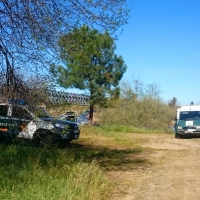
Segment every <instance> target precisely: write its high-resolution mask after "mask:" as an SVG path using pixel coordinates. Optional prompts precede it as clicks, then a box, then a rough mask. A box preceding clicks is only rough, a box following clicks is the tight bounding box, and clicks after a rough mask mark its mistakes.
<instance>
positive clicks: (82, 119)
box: [58, 111, 89, 125]
mask: <svg viewBox="0 0 200 200" xmlns="http://www.w3.org/2000/svg"><path fill="white" fill-rule="evenodd" d="M87 115H88V113H87V112H84V113H82V114H80V115H76V114H75V112H73V111H67V112H66V113H65V114H63V115H60V116H58V119H61V120H68V121H72V122H75V123H76V124H78V125H83V124H88V123H89V120H88V117H87Z"/></svg>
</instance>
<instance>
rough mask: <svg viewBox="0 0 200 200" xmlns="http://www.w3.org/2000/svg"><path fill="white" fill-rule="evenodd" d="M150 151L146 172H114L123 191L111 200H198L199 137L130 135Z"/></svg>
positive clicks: (199, 184) (199, 175)
mask: <svg viewBox="0 0 200 200" xmlns="http://www.w3.org/2000/svg"><path fill="white" fill-rule="evenodd" d="M131 137H134V138H135V137H143V138H144V139H145V141H146V142H145V143H143V144H142V146H143V147H149V148H151V149H152V154H151V155H149V159H150V161H151V162H152V165H151V166H150V167H149V168H147V169H141V170H140V169H139V170H133V171H124V172H116V173H115V174H113V176H115V177H117V180H118V187H120V190H121V191H123V192H122V193H120V195H119V194H117V195H115V197H114V200H199V199H200V138H193V139H175V138H174V136H173V134H162V135H158V134H156V135H152V134H149V135H148V134H144V135H141V134H132V135H131Z"/></svg>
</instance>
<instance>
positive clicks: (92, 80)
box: [51, 25, 127, 113]
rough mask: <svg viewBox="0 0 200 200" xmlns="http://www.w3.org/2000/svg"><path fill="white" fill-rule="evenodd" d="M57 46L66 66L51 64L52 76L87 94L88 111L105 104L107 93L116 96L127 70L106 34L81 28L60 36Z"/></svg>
mask: <svg viewBox="0 0 200 200" xmlns="http://www.w3.org/2000/svg"><path fill="white" fill-rule="evenodd" d="M59 45H60V57H61V59H62V60H63V62H64V63H65V65H64V66H63V65H52V67H51V73H52V74H53V75H54V76H55V77H56V80H57V82H58V83H59V84H60V86H62V87H65V88H69V87H71V88H78V89H80V90H87V91H89V95H90V108H91V109H93V106H94V105H95V104H100V105H101V104H104V103H105V100H106V96H107V95H108V94H109V95H113V94H115V95H117V94H116V93H118V95H119V87H118V85H119V81H120V80H121V78H122V76H123V74H124V72H125V71H126V68H127V67H126V65H125V63H124V60H123V58H122V57H121V56H117V55H116V54H115V53H114V51H115V50H116V45H115V43H114V39H113V38H112V37H111V36H110V35H109V33H108V32H104V33H100V32H98V31H97V30H94V29H91V28H89V27H88V26H86V25H84V26H82V27H81V28H80V29H77V28H76V29H74V30H73V31H72V32H70V33H69V34H65V35H62V36H61V37H60V40H59ZM91 113H92V112H91Z"/></svg>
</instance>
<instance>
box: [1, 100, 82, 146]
mask: <svg viewBox="0 0 200 200" xmlns="http://www.w3.org/2000/svg"><path fill="white" fill-rule="evenodd" d="M79 134H80V130H79V127H78V125H77V124H76V123H73V122H69V121H66V120H57V119H54V118H53V117H52V116H51V115H50V114H49V113H47V112H46V111H45V110H44V109H41V108H37V109H36V107H32V108H31V107H29V106H26V105H19V104H13V103H0V138H3V139H5V138H22V139H30V140H33V141H34V142H35V143H39V144H44V143H46V142H49V141H52V142H62V143H68V142H70V141H72V140H75V139H78V138H79Z"/></svg>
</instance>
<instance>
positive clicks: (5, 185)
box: [0, 126, 151, 200]
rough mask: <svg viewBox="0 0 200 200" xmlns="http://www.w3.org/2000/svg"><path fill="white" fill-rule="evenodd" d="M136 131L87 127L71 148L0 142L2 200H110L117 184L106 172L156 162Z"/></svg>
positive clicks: (0, 190) (144, 165)
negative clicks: (132, 135)
mask: <svg viewBox="0 0 200 200" xmlns="http://www.w3.org/2000/svg"><path fill="white" fill-rule="evenodd" d="M134 130H137V129H134V128H132V127H127V128H126V127H122V126H121V127H115V126H113V127H110V128H108V127H105V126H104V127H101V126H100V127H96V126H83V127H81V135H80V138H79V139H78V140H76V141H73V142H72V143H71V144H69V145H68V146H67V147H52V148H46V147H43V148H41V147H40V148H38V147H34V146H31V144H29V143H11V144H8V145H6V144H4V143H2V144H0V163H1V165H0V185H1V188H0V199H4V200H12V199H13V200H14V199H15V200H21V199H23V200H29V199H30V200H32V199H40V200H42V199H44V200H47V199H48V200H49V199H52V200H54V199H55V200H58V199H59V200H76V199H77V200H80V199H81V200H107V199H109V196H110V194H112V189H113V186H114V184H113V183H114V182H112V181H113V180H110V179H108V178H107V173H109V172H115V171H125V170H137V169H138V167H139V168H141V167H142V168H145V167H148V166H149V165H151V162H150V161H149V160H148V155H149V153H150V152H149V151H150V150H149V149H148V148H143V147H142V146H141V145H140V144H142V142H144V140H143V139H141V138H140V137H137V138H134V137H130V134H131V132H133V131H134ZM137 132H138V133H139V134H143V133H140V130H139V131H137Z"/></svg>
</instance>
